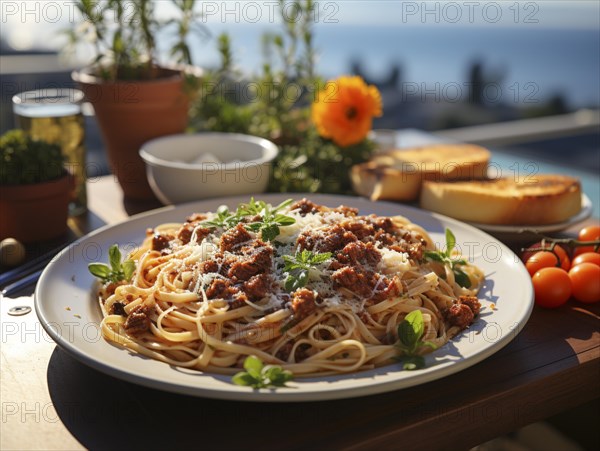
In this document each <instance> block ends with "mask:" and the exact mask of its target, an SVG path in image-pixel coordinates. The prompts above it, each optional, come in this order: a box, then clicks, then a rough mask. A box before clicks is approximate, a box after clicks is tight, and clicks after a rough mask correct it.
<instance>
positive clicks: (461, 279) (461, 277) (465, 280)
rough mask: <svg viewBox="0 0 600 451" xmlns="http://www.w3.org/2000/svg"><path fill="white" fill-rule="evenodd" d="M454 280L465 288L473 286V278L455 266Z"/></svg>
mask: <svg viewBox="0 0 600 451" xmlns="http://www.w3.org/2000/svg"><path fill="white" fill-rule="evenodd" d="M453 271H454V280H456V283H457V284H459V285H460V286H461V287H463V288H471V279H469V276H468V275H467V274H466V273H465V272H464V271H463V270H461V269H458V268H454V269H453Z"/></svg>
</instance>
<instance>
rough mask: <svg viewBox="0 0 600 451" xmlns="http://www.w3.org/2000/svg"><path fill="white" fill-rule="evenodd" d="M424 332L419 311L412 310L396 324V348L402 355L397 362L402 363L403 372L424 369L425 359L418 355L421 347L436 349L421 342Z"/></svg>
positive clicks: (434, 346) (433, 345)
mask: <svg viewBox="0 0 600 451" xmlns="http://www.w3.org/2000/svg"><path fill="white" fill-rule="evenodd" d="M424 332H425V323H424V321H423V313H421V310H413V311H412V312H410V313H408V314H407V315H406V316H405V317H404V319H403V320H402V322H401V323H400V324H398V344H397V345H396V346H397V347H398V349H399V350H400V351H401V353H402V355H401V356H400V357H399V358H398V360H400V361H402V362H403V368H404V369H405V370H408V371H412V370H418V369H421V368H424V367H425V358H424V357H423V356H422V355H420V354H418V350H419V348H421V347H423V346H429V347H430V348H432V349H436V348H437V347H436V345H435V344H433V343H431V342H429V341H423V340H421V338H422V337H423V334H424Z"/></svg>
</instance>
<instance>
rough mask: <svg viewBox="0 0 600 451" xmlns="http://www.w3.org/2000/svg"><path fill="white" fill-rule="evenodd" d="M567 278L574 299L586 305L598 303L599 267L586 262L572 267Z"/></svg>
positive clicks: (599, 295) (599, 293)
mask: <svg viewBox="0 0 600 451" xmlns="http://www.w3.org/2000/svg"><path fill="white" fill-rule="evenodd" d="M569 278H570V279H571V285H572V289H573V297H574V298H575V299H577V300H578V301H581V302H585V303H588V304H592V303H594V302H598V301H600V266H596V265H594V264H592V263H586V262H584V263H581V264H579V265H577V266H573V268H571V270H570V271H569Z"/></svg>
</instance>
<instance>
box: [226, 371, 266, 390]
mask: <svg viewBox="0 0 600 451" xmlns="http://www.w3.org/2000/svg"><path fill="white" fill-rule="evenodd" d="M231 382H233V383H234V384H235V385H242V386H245V387H254V386H255V385H256V384H257V383H260V380H256V379H255V378H253V377H252V376H250V375H249V374H248V373H246V372H245V371H242V372H240V373H237V374H235V375H234V376H233V377H232V378H231Z"/></svg>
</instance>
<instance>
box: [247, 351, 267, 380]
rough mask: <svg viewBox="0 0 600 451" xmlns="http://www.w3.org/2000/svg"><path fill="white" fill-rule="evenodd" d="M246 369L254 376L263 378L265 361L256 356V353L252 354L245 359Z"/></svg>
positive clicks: (259, 378)
mask: <svg viewBox="0 0 600 451" xmlns="http://www.w3.org/2000/svg"><path fill="white" fill-rule="evenodd" d="M244 369H245V370H246V371H247V372H248V374H249V375H250V376H252V377H253V378H255V379H258V380H261V372H262V369H263V363H262V362H261V360H260V359H259V358H258V357H256V356H254V355H250V356H248V357H246V360H244Z"/></svg>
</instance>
